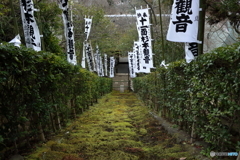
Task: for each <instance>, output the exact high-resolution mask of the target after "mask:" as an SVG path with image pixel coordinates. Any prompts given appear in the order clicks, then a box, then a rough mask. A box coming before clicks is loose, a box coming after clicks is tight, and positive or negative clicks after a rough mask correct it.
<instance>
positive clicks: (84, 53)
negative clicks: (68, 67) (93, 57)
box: [81, 43, 87, 68]
mask: <svg viewBox="0 0 240 160" xmlns="http://www.w3.org/2000/svg"><path fill="white" fill-rule="evenodd" d="M86 45H87V43H83V53H82V63H81V66H82V68H86V62H85V59H86V57H85V55H86Z"/></svg>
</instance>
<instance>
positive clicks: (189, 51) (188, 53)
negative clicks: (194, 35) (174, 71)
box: [185, 43, 198, 63]
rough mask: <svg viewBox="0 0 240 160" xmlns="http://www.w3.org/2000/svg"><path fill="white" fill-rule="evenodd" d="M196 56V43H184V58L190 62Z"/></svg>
mask: <svg viewBox="0 0 240 160" xmlns="http://www.w3.org/2000/svg"><path fill="white" fill-rule="evenodd" d="M197 56H198V43H185V59H186V62H187V63H190V62H191V61H192V60H194V59H195V58H196V57H197Z"/></svg>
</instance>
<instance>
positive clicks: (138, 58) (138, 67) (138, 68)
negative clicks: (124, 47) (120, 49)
mask: <svg viewBox="0 0 240 160" xmlns="http://www.w3.org/2000/svg"><path fill="white" fill-rule="evenodd" d="M133 53H134V54H136V67H135V73H140V72H141V68H142V67H141V58H142V57H141V54H140V43H139V42H138V41H137V42H136V41H135V42H134V46H133Z"/></svg>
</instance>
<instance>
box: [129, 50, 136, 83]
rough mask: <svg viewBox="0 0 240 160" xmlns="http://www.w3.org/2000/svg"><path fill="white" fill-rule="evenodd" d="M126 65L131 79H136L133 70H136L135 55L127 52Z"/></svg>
mask: <svg viewBox="0 0 240 160" xmlns="http://www.w3.org/2000/svg"><path fill="white" fill-rule="evenodd" d="M128 65H129V73H130V77H131V78H135V77H136V73H135V68H136V53H134V52H128Z"/></svg>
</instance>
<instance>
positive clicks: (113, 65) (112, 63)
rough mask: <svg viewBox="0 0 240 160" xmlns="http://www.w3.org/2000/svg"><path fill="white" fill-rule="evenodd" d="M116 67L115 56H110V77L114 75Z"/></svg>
mask: <svg viewBox="0 0 240 160" xmlns="http://www.w3.org/2000/svg"><path fill="white" fill-rule="evenodd" d="M114 67H115V59H114V57H110V70H109V77H110V78H113V77H114Z"/></svg>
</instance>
